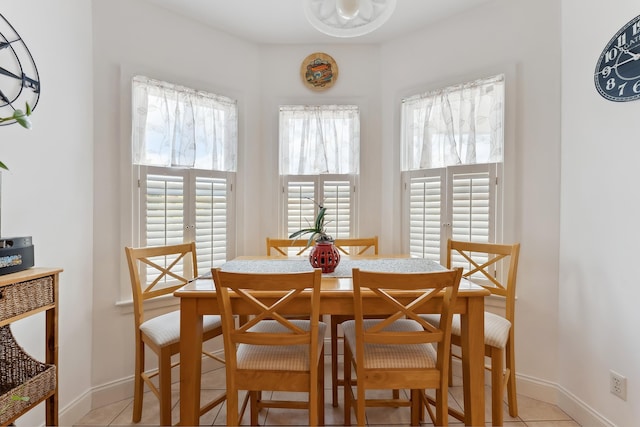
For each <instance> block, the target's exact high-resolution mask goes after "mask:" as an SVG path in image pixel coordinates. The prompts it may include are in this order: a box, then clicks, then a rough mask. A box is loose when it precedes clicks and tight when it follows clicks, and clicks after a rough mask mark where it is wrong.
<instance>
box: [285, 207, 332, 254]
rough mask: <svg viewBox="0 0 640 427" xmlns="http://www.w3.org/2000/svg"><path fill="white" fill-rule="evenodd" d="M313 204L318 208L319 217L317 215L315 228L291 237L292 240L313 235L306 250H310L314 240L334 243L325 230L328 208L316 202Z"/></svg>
mask: <svg viewBox="0 0 640 427" xmlns="http://www.w3.org/2000/svg"><path fill="white" fill-rule="evenodd" d="M313 203H314V204H316V205H317V206H318V215H316V219H315V221H314V223H313V226H312V227H309V228H303V229H300V230H298V231H296V232H294V233H291V234H290V235H289V238H290V239H299V238H300V237H302V236H304V235H305V234H311V235H310V236H309V240H307V246H306V247H305V248H308V247H309V246H311V245H312V244H313V242H314V240H315V241H316V242H333V238H332V237H331V236H329V235H328V234H327V229H326V228H325V223H324V219H325V214H326V212H327V208H325V207H324V206H322V205H321V204H318V203H316V202H315V201H313Z"/></svg>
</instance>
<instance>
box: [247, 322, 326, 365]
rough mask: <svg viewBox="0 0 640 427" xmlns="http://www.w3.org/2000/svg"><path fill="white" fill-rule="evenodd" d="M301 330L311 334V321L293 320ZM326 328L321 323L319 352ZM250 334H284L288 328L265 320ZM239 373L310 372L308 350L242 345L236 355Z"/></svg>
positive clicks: (293, 347)
mask: <svg viewBox="0 0 640 427" xmlns="http://www.w3.org/2000/svg"><path fill="white" fill-rule="evenodd" d="M290 322H291V323H293V324H295V325H296V326H298V327H299V328H300V329H302V330H305V331H308V330H309V328H310V326H311V322H309V321H308V320H290ZM326 330H327V324H326V323H323V322H319V323H318V342H317V343H316V345H317V346H318V352H319V355H320V357H323V356H322V353H321V350H322V348H323V345H324V336H325V332H326ZM249 331H251V332H264V333H282V332H287V331H289V329H287V328H286V327H285V326H283V325H282V324H280V323H279V322H277V321H275V320H263V321H261V322H258V324H256V325H255V326H253V327H252V328H251V329H249ZM236 354H237V361H238V369H251V370H274V371H307V370H309V346H308V345H306V344H303V345H251V344H240V345H239V346H238V351H237V353H236Z"/></svg>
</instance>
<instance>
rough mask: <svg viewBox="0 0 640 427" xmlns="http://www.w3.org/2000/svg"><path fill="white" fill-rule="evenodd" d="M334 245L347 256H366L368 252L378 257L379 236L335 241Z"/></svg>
mask: <svg viewBox="0 0 640 427" xmlns="http://www.w3.org/2000/svg"><path fill="white" fill-rule="evenodd" d="M333 245H334V246H335V247H336V248H338V250H339V251H340V252H342V253H343V254H345V255H364V254H366V253H367V251H368V252H371V251H373V253H374V255H378V236H373V237H359V238H358V237H354V238H351V237H349V238H343V239H335V240H334V241H333Z"/></svg>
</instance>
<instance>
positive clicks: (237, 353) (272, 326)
mask: <svg viewBox="0 0 640 427" xmlns="http://www.w3.org/2000/svg"><path fill="white" fill-rule="evenodd" d="M212 276H213V281H214V283H215V287H216V293H217V295H218V305H219V307H220V312H221V313H222V319H223V331H224V332H223V336H224V349H225V357H226V360H227V363H226V369H227V370H226V372H227V375H226V377H227V425H231V426H236V425H238V418H239V417H238V391H239V390H248V391H249V393H248V397H249V398H250V410H251V424H252V425H258V412H259V410H260V409H262V408H288V409H307V410H308V411H309V425H311V426H316V425H322V424H324V356H323V349H324V334H325V331H326V324H325V323H322V322H320V321H319V318H320V282H321V279H322V276H321V270H320V269H316V270H314V271H313V272H304V273H279V274H261V273H252V274H249V273H232V272H225V271H221V270H220V269H212ZM232 294H233V297H234V298H240V299H242V300H244V301H246V302H248V303H249V305H250V306H252V307H255V309H256V313H257V314H255V315H254V316H253V317H251V318H250V319H248V320H247V322H246V323H243V324H239V323H236V321H235V320H234V315H236V314H237V313H236V312H235V310H234V305H233V304H232V296H231V295H232ZM301 300H302V301H303V302H301ZM287 314H295V315H305V316H306V320H300V319H299V318H296V319H290V318H287V317H286V315H287ZM263 391H292V392H306V393H308V399H307V401H303V402H301V401H282V400H281V401H276V400H267V399H262V392H263ZM243 407H244V405H243ZM240 417H241V415H240Z"/></svg>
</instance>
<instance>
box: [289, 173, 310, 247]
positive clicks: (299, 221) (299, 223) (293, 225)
mask: <svg viewBox="0 0 640 427" xmlns="http://www.w3.org/2000/svg"><path fill="white" fill-rule="evenodd" d="M285 191H286V200H287V229H286V234H287V236H289V235H290V234H291V233H294V232H296V231H298V230H300V229H302V228H309V227H312V226H313V223H314V220H315V217H316V214H317V209H316V207H315V205H314V203H313V201H314V200H316V199H317V198H318V197H317V195H316V184H315V181H314V180H312V179H311V180H300V181H298V180H292V181H287V182H286V185H285ZM304 238H305V236H302V237H301V239H304ZM306 238H308V236H307V237H306Z"/></svg>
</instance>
